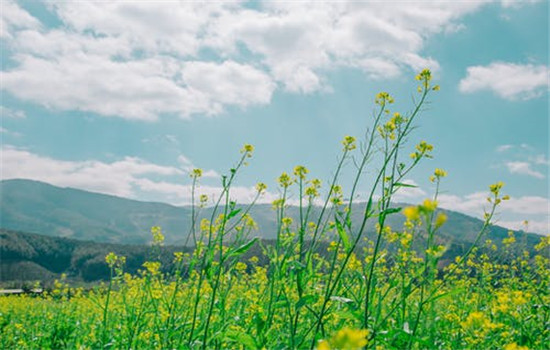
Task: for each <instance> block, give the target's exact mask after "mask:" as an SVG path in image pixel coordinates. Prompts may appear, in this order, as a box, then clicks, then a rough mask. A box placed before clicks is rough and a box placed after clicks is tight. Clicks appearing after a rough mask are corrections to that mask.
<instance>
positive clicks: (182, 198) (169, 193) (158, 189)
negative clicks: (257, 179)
mask: <svg viewBox="0 0 550 350" xmlns="http://www.w3.org/2000/svg"><path fill="white" fill-rule="evenodd" d="M136 185H137V186H138V187H139V189H140V190H142V191H144V192H151V193H156V194H163V195H165V196H166V197H165V198H166V199H167V200H168V201H171V202H172V204H175V205H188V204H191V191H192V187H191V185H182V184H177V183H173V182H166V181H151V180H150V179H146V178H142V179H138V180H137V181H136ZM222 191H223V187H221V186H207V185H202V184H199V185H198V186H197V188H196V189H195V193H196V197H198V196H200V195H207V196H208V198H209V199H210V202H209V204H213V203H215V201H216V200H217V199H218V198H219V196H220V195H221V193H222ZM256 195H257V191H256V189H255V187H254V186H251V187H246V186H231V189H230V198H231V200H235V201H237V203H241V204H243V203H250V202H252V201H253V200H254V198H255V197H256ZM276 198H278V196H277V195H275V194H273V193H271V192H267V191H266V192H265V193H263V194H262V195H261V196H260V198H259V199H258V202H257V203H271V202H272V201H273V200H275V199H276Z"/></svg>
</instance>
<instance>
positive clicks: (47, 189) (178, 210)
mask: <svg viewBox="0 0 550 350" xmlns="http://www.w3.org/2000/svg"><path fill="white" fill-rule="evenodd" d="M405 205H407V204H399V203H396V204H395V206H396V207H400V206H405ZM237 208H240V209H243V207H242V206H237ZM358 209H359V210H355V212H354V213H353V215H352V222H353V223H355V224H356V225H355V226H357V223H358V222H360V220H361V212H362V209H364V205H361V204H358ZM212 210H213V209H212V208H204V209H202V213H201V215H200V216H201V217H207V218H209V217H210V216H211V214H212ZM441 211H443V212H445V213H446V215H447V216H448V220H447V222H446V223H445V225H444V226H443V227H442V228H441V229H440V231H439V232H438V233H437V239H438V241H439V242H441V243H442V244H445V245H446V246H447V247H448V249H447V252H446V259H452V258H453V257H454V256H456V255H458V254H461V253H462V252H463V251H464V250H465V249H466V248H467V247H469V246H470V245H471V243H472V242H473V241H474V240H475V237H476V235H477V233H478V232H479V230H480V228H481V227H482V225H483V223H482V221H481V220H479V219H476V218H473V217H470V216H467V215H464V214H461V213H458V212H453V211H448V210H441ZM318 212H319V208H314V209H313V210H312V217H313V218H315V217H317V216H318ZM250 215H251V216H252V217H253V218H254V219H255V221H256V222H257V224H258V230H257V231H254V232H253V233H252V235H254V236H257V237H259V238H260V239H261V240H263V241H264V244H270V243H269V242H270V241H271V242H272V240H273V239H274V238H275V233H276V231H277V222H276V214H275V212H274V211H273V209H272V207H271V205H268V204H258V205H256V206H254V207H253V208H252V209H251V210H250ZM286 215H287V216H290V217H294V218H298V217H299V209H298V208H297V207H292V206H289V207H288V208H287V209H286ZM190 216H191V208H190V207H177V206H172V205H169V204H164V203H153V202H140V201H136V200H130V199H126V198H120V197H115V196H110V195H104V194H99V193H92V192H87V191H82V190H78V189H73V188H61V187H56V186H52V185H49V184H46V183H43V182H37V181H31V180H4V181H1V182H0V282H6V281H14V280H18V281H30V280H42V281H51V280H52V279H53V278H58V277H59V276H60V274H61V273H67V274H69V276H70V277H71V278H73V280H77V281H84V282H86V281H95V280H98V279H105V278H108V268H107V265H106V264H105V255H106V254H107V253H108V252H110V251H113V252H115V253H117V254H121V255H124V256H126V257H127V258H128V260H127V268H128V271H130V272H135V271H137V270H138V269H139V268H140V267H141V264H142V263H143V262H144V261H146V260H147V259H149V258H150V255H151V247H150V246H149V245H148V243H150V241H151V238H152V236H151V233H150V228H151V227H152V226H161V227H162V230H163V234H164V235H165V237H166V241H165V243H166V246H165V247H162V249H161V250H160V251H159V252H158V254H160V255H159V258H161V260H163V261H164V263H163V266H166V268H169V266H170V261H171V259H172V256H173V252H175V251H189V249H190V248H185V247H182V245H183V243H184V242H185V238H186V237H187V233H188V232H189V226H190V223H191V218H190ZM403 222H404V217H403V215H401V214H400V213H395V214H393V215H390V216H388V220H387V224H389V225H390V226H392V227H393V228H395V229H399V228H400V227H402V225H403ZM374 224H375V222H374V221H372V222H368V224H367V230H366V233H367V236H370V237H371V238H372V237H373V236H374ZM508 232H509V230H508V229H505V228H503V227H499V226H491V227H489V229H488V231H487V232H486V236H485V237H486V238H490V239H492V240H494V241H495V242H496V243H497V244H498V243H499V241H501V240H502V239H503V238H505V237H507V236H508ZM515 234H516V235H517V237H518V240H521V242H524V243H525V244H526V245H527V247H528V248H530V247H532V246H533V245H534V244H536V243H537V242H538V241H539V239H540V236H539V235H536V234H530V233H524V232H515ZM421 245H422V244H421ZM250 254H254V255H257V256H260V259H261V260H263V259H262V252H261V249H260V248H259V247H258V246H257V245H256V246H255V247H254V249H252V250H251V251H250Z"/></svg>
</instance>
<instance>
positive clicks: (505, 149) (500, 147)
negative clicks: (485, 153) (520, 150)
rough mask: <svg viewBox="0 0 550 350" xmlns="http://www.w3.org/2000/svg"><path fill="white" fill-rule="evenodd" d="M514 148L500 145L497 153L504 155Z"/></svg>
mask: <svg viewBox="0 0 550 350" xmlns="http://www.w3.org/2000/svg"><path fill="white" fill-rule="evenodd" d="M512 148H514V145H500V146H498V147H497V152H499V153H502V152H506V151H508V150H511V149H512Z"/></svg>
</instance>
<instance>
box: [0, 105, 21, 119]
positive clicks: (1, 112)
mask: <svg viewBox="0 0 550 350" xmlns="http://www.w3.org/2000/svg"><path fill="white" fill-rule="evenodd" d="M0 116H2V119H4V118H13V119H23V118H25V117H26V115H25V112H23V111H20V110H15V109H11V108H8V107H5V106H0Z"/></svg>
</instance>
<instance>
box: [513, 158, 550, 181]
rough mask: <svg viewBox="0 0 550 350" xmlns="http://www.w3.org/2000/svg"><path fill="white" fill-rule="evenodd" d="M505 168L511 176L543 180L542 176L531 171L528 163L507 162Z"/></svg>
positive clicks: (537, 172)
mask: <svg viewBox="0 0 550 350" xmlns="http://www.w3.org/2000/svg"><path fill="white" fill-rule="evenodd" d="M506 167H507V168H508V170H509V171H510V172H511V173H512V174H521V175H528V176H532V177H535V178H537V179H544V174H543V173H541V172H539V171H536V170H533V169H531V164H530V163H528V162H508V163H506Z"/></svg>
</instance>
